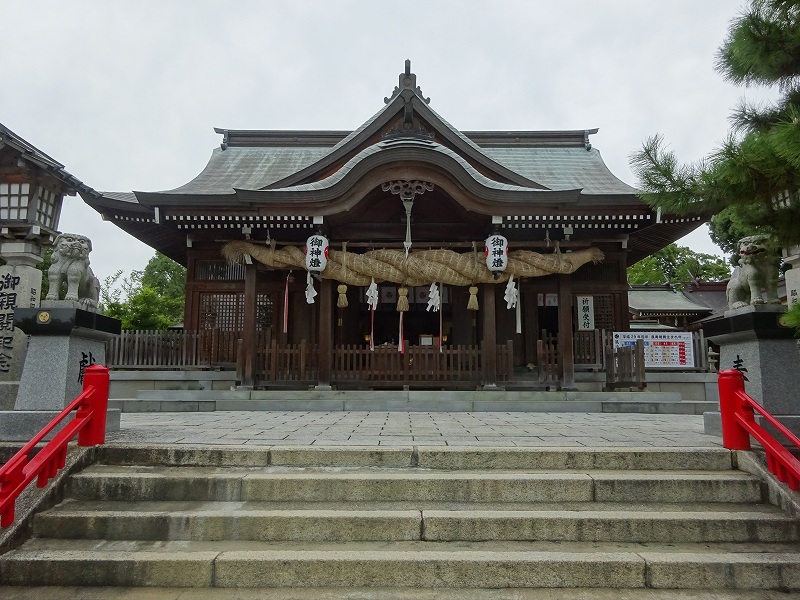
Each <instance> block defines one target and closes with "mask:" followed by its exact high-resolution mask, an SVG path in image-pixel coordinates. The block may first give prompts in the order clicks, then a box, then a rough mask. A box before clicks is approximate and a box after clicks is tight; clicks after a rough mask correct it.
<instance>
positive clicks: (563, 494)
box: [0, 446, 800, 600]
mask: <svg viewBox="0 0 800 600" xmlns="http://www.w3.org/2000/svg"><path fill="white" fill-rule="evenodd" d="M98 456H99V460H98V462H97V463H96V464H93V465H92V466H90V467H88V468H86V469H85V470H83V471H82V472H79V473H77V474H75V475H73V476H72V477H71V478H70V480H69V482H68V484H67V490H66V499H65V500H64V501H63V502H62V503H61V504H60V505H58V506H56V507H54V508H53V509H51V510H49V511H47V512H43V513H40V514H38V515H37V516H36V517H35V520H34V525H33V532H34V533H33V537H32V538H31V539H30V540H28V541H27V542H26V543H24V544H23V545H22V546H21V547H19V548H17V549H15V550H12V551H9V552H7V553H6V554H4V555H2V556H0V586H110V587H114V586H124V587H153V586H157V587H169V588H186V587H195V588H208V589H209V593H210V592H211V591H213V590H212V589H211V588H258V589H261V590H264V591H263V594H262V595H261V596H260V597H264V598H267V597H269V598H272V597H292V598H294V597H298V598H300V597H303V598H305V597H308V598H323V597H324V598H329V597H330V598H335V597H339V598H400V597H402V598H423V597H424V598H435V597H439V596H440V595H441V596H442V597H444V594H448V595H447V597H448V598H450V597H453V598H454V597H456V596H455V595H453V596H451V595H449V594H456V593H459V595H458V598H460V599H462V600H465V599H467V598H472V597H476V598H477V597H480V598H495V597H497V598H499V597H503V598H511V597H513V598H523V597H524V598H527V597H529V596H527V595H525V596H523V595H514V596H507V595H503V596H500V595H497V596H494V595H483V594H490V593H497V594H499V593H500V592H499V591H498V590H506V591H505V592H504V593H510V592H509V591H508V588H519V589H518V590H517V593H519V594H523V593H532V592H531V590H532V589H544V588H548V589H552V588H572V589H573V591H574V595H571V596H570V595H566V596H560V595H559V596H555V595H553V596H550V595H548V596H546V597H547V598H556V597H558V598H562V597H563V598H566V597H573V598H578V597H584V596H579V595H578V592H580V593H581V594H585V593H587V589H597V592H598V596H597V597H603V598H606V597H612V596H611V594H616V593H617V592H614V590H612V588H613V589H616V590H618V591H619V595H614V596H613V597H615V598H619V599H621V598H650V597H655V596H650V595H647V594H651V593H655V590H657V589H661V590H665V592H664V593H667V590H673V592H670V593H674V594H675V595H674V596H670V595H669V594H668V595H666V596H660V595H659V596H658V597H659V598H662V597H663V598H666V597H676V598H677V597H684V596H682V595H680V596H679V595H678V592H677V590H704V591H701V592H698V593H699V595H697V596H694V595H692V596H691V597H693V598H694V597H696V598H712V597H713V598H723V597H724V598H728V597H734V596H728V595H725V594H727V593H729V592H730V593H731V594H734V593H735V594H739V593H740V592H734V591H733V590H773V592H769V594H773V593H774V594H778V593H779V592H787V591H791V590H795V591H798V590H800V543H798V541H799V540H800V522H798V520H796V519H794V518H792V517H790V516H788V515H787V514H785V513H784V512H782V511H781V510H780V509H778V508H776V507H774V506H772V505H770V504H767V503H765V502H764V495H765V494H764V491H763V489H762V488H763V484H762V482H761V481H760V480H759V479H758V478H757V477H755V476H753V475H750V474H748V473H744V472H741V471H737V470H735V469H733V468H732V460H733V457H732V454H731V453H730V452H729V451H726V450H722V449H696V450H694V449H677V450H670V449H653V448H650V449H607V450H592V449H569V450H560V449H552V450H550V449H541V448H537V449H513V448H511V449H508V448H503V449H485V448H481V449H470V448H468V447H460V448H447V447H427V448H423V447H415V448H405V447H404V448H380V447H376V448H338V449H337V448H314V447H305V448H300V447H297V448H280V447H272V448H252V449H248V448H242V447H236V448H214V447H183V448H178V447H172V448H170V447H156V446H138V447H127V446H126V447H123V446H116V447H115V446H108V447H104V448H100V449H98ZM287 588H292V593H293V595H291V596H289V595H287ZM522 588H524V589H522ZM598 588H605V590H604V591H603V590H600V589H598ZM17 589H22V588H12V587H3V588H1V589H0V596H2V597H8V598H17V597H19V598H22V597H23V596H21V595H16V596H15V595H14V594H13V593H12V591H13V590H17ZM3 590H5V592H3ZM300 590H305V593H306V594H307V595H306V596H304V595H301V594H300ZM457 590H460V592H457ZM491 590H495V591H494V592H491ZM623 590H625V591H624V592H623ZM712 590H713V591H714V592H713V596H712V593H711V592H712ZM323 591H324V592H323ZM553 593H555V591H553ZM659 593H660V592H659ZM683 593H685V592H680V594H683ZM4 594H8V595H4ZM272 594H275V595H274V596H273V595H272ZM476 594H481V595H476ZM606 594H609V595H608V596H606ZM720 594H722V595H720ZM759 594H762V595H758V596H756V595H752V596H750V595H749V594H748V595H747V596H739V595H736V596H735V597H737V598H739V597H741V598H744V597H753V598H755V597H758V598H768V597H769V598H772V597H773V596H772V595H765V594H766V593H764V592H759ZM26 597H27V596H26ZM30 597H34V596H30ZM35 597H39V596H35ZM41 597H55V596H54V595H48V594H47V593H45V595H44V596H41ZM92 597H94V596H92ZM115 597H116V596H115ZM126 597H127V596H126ZM147 597H148V598H150V597H151V596H147ZM153 597H155V596H153ZM164 597H166V596H164ZM170 597H173V596H170ZM198 597H199V596H198ZM203 597H206V596H203ZM208 597H212V596H208ZM214 597H216V596H214ZM225 597H226V598H227V597H229V596H225ZM230 597H231V598H232V597H233V596H230ZM236 597H239V596H236ZM248 597H250V596H248ZM530 597H534V596H530ZM536 597H537V598H538V597H539V596H536ZM542 597H544V596H542ZM585 597H595V596H585ZM687 597H688V596H687ZM775 597H777V596H775Z"/></svg>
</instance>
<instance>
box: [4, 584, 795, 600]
mask: <svg viewBox="0 0 800 600" xmlns="http://www.w3.org/2000/svg"><path fill="white" fill-rule="evenodd" d="M0 598H3V600H42V598H47V600H75V599H76V598H78V599H83V600H99V599H102V600H155V599H158V600H364V599H365V598H369V600H788V599H789V596H788V595H787V594H786V592H782V591H774V590H773V591H770V590H709V589H704V590H691V589H689V590H674V589H673V590H654V589H646V588H637V589H630V588H629V589H613V588H605V589H602V588H566V589H564V588H549V589H537V588H516V589H513V590H511V589H478V588H429V587H426V588H406V587H404V588H377V587H371V588H364V587H358V588H331V587H313V588H312V587H292V588H205V589H203V590H198V589H194V590H186V589H185V588H176V587H170V588H165V587H149V588H134V587H114V588H110V587H77V586H75V587H56V586H47V587H21V586H2V585H0Z"/></svg>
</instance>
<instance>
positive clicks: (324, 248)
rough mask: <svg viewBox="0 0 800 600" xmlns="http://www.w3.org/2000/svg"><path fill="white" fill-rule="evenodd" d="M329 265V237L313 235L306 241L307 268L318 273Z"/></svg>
mask: <svg viewBox="0 0 800 600" xmlns="http://www.w3.org/2000/svg"><path fill="white" fill-rule="evenodd" d="M327 265H328V238H326V237H325V236H324V235H312V236H311V237H309V238H308V241H307V242H306V270H307V271H308V272H309V273H314V274H316V275H318V274H320V273H322V272H323V271H324V270H325V267H326V266H327Z"/></svg>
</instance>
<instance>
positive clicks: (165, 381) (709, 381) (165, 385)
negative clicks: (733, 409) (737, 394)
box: [109, 370, 719, 402]
mask: <svg viewBox="0 0 800 600" xmlns="http://www.w3.org/2000/svg"><path fill="white" fill-rule="evenodd" d="M575 380H576V382H575V383H576V387H577V388H578V389H579V390H580V391H584V392H599V391H602V389H603V384H604V382H605V373H587V372H578V373H576V374H575ZM235 384H236V375H235V373H234V372H232V371H197V370H194V371H155V370H154V371H113V370H112V371H111V388H110V393H109V396H110V397H111V398H136V397H137V392H138V391H140V390H230V389H231V387H232V386H234V385H235ZM647 389H648V391H650V392H677V393H679V394H681V396H682V398H683V400H684V401H688V402H702V401H711V402H719V392H718V390H717V374H716V373H672V372H661V371H659V372H651V371H648V372H647Z"/></svg>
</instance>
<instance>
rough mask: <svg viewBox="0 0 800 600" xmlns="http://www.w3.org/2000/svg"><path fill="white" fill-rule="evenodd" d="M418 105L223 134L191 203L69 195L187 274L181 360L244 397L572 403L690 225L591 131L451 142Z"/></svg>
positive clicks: (463, 134)
mask: <svg viewBox="0 0 800 600" xmlns="http://www.w3.org/2000/svg"><path fill="white" fill-rule="evenodd" d="M429 102H430V100H429V99H428V98H425V97H424V96H423V94H422V91H421V90H420V88H419V87H418V86H417V82H416V76H415V75H414V74H413V73H412V72H411V68H410V62H409V61H406V66H405V71H404V72H403V73H401V74H400V78H399V83H398V86H397V87H396V88H395V89H394V91H393V92H392V94H391V95H390V96H389V97H388V98H385V99H384V105H383V106H382V107H381V108H380V110H379V111H378V112H377V113H376V114H375V115H374V116H373V117H371V118H370V119H368V120H367V121H366V122H365V123H364V124H363V125H361V126H360V127H359V128H358V129H356V130H355V131H326V130H321V131H281V130H228V129H217V130H216V131H217V132H218V133H219V134H220V135H221V143H220V146H219V148H216V149H214V151H213V153H212V156H211V159H210V160H209V162H208V164H207V165H206V167H205V168H204V169H203V170H202V172H200V174H199V175H197V177H195V178H194V179H193V180H191V181H189V182H188V183H186V184H185V185H182V186H180V187H177V188H175V189H173V190H167V191H160V192H131V193H102V192H95V191H94V190H90V189H88V188H86V189H83V190H81V191H80V193H81V194H82V196H83V198H84V200H85V201H86V202H87V203H88V204H89V205H90V206H92V207H93V208H94V209H95V210H97V211H98V212H100V213H101V214H102V216H103V218H104V219H106V220H109V221H111V222H113V223H115V224H116V225H117V226H119V227H120V228H121V229H123V230H124V231H126V232H128V233H130V234H131V235H133V236H134V237H136V238H138V239H139V240H141V241H143V242H144V243H146V244H148V245H149V246H151V247H152V248H154V249H156V250H158V251H160V252H162V253H164V254H165V255H167V256H169V257H170V258H172V259H174V260H176V261H178V262H179V263H181V264H183V265H185V266H186V267H187V281H186V305H185V318H184V331H185V332H186V333H187V334H188V333H192V334H193V335H196V336H197V339H198V340H200V341H199V342H197V348H196V349H195V350H193V351H194V352H198V353H206V354H207V356H209V357H210V356H211V354H214V358H215V359H216V360H214V359H212V358H209V359H208V360H209V364H210V363H212V362H218V363H220V364H223V365H227V366H229V367H231V368H234V367H235V368H237V369H238V371H239V377H238V379H239V381H240V383H241V385H242V386H244V387H250V386H254V387H263V388H269V387H288V388H291V387H295V388H298V389H301V388H306V387H309V386H316V387H319V388H327V387H328V386H332V387H335V388H348V387H350V388H366V389H369V388H378V387H393V386H409V387H420V388H433V389H437V388H439V389H451V388H459V387H460V388H470V387H471V388H473V389H475V388H476V387H483V388H492V387H495V386H504V385H513V384H514V382H515V381H516V380H519V379H522V378H526V377H530V376H531V373H533V374H536V373H538V375H539V377H538V380H539V381H545V380H546V381H548V382H550V384H552V385H553V386H555V387H561V388H570V387H572V386H573V383H574V374H575V370H576V369H582V368H593V367H597V365H598V364H599V362H600V358H599V355H600V354H601V350H600V346H599V340H600V333H601V332H602V331H613V330H616V331H625V330H628V328H629V319H630V313H629V305H628V289H629V286H628V283H627V278H626V268H627V266H628V265H629V264H633V263H634V262H636V261H638V260H640V259H642V258H644V257H646V256H648V255H650V254H652V253H653V252H655V251H657V250H659V249H660V248H663V247H664V246H666V245H667V244H669V243H671V242H673V241H675V240H677V239H679V238H680V237H682V236H684V235H685V234H687V233H689V232H690V231H692V230H693V229H695V228H696V227H697V226H698V225H699V224H700V222H701V221H702V218H701V217H695V218H686V217H678V216H675V215H668V214H660V213H656V212H655V211H653V210H652V209H651V208H650V207H648V205H647V204H645V203H644V202H643V201H642V200H641V199H640V198H639V197H638V196H637V195H636V190H635V189H634V188H632V187H630V186H628V185H627V184H625V183H623V182H622V181H620V180H619V179H617V178H616V177H615V176H614V175H613V174H612V173H611V172H610V171H609V170H608V168H607V167H606V165H605V163H604V162H603V159H602V157H601V155H600V153H599V151H598V150H597V149H596V148H594V147H593V146H592V143H591V136H592V134H594V133H596V132H597V129H591V130H572V131H459V130H458V129H456V128H455V127H454V126H453V125H451V124H450V123H448V122H447V121H446V120H445V119H444V118H442V117H441V116H439V114H437V113H436V112H434V110H433V109H432V108H431V106H430V103H429ZM307 251H308V252H307ZM326 259H327V260H326Z"/></svg>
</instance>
